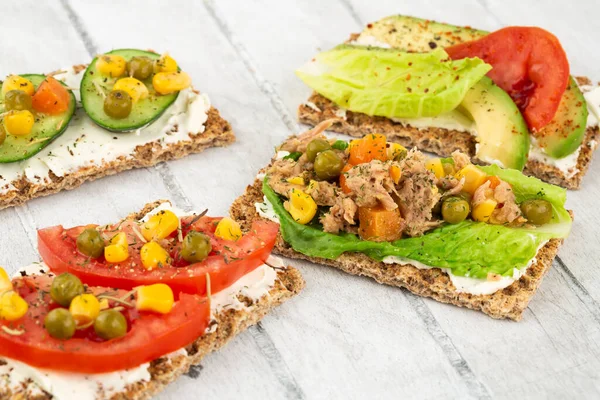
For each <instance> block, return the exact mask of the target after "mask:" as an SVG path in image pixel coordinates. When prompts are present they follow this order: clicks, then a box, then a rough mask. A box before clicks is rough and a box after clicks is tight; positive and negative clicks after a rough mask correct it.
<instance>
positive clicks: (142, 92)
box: [113, 77, 150, 103]
mask: <svg viewBox="0 0 600 400" xmlns="http://www.w3.org/2000/svg"><path fill="white" fill-rule="evenodd" d="M113 90H122V91H124V92H127V94H128V95H129V96H131V100H132V101H133V102H134V103H137V102H138V101H139V100H142V99H145V98H146V97H148V95H149V94H150V93H149V92H148V88H147V87H146V85H144V83H143V82H142V81H139V80H137V79H135V78H130V77H127V78H121V79H119V80H118V81H117V82H116V83H115V86H113Z"/></svg>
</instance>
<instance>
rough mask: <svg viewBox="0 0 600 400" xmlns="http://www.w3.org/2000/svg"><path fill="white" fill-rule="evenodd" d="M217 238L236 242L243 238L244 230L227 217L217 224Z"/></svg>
mask: <svg viewBox="0 0 600 400" xmlns="http://www.w3.org/2000/svg"><path fill="white" fill-rule="evenodd" d="M215 236H216V237H218V238H221V239H225V240H233V241H236V240H238V239H239V238H241V237H242V229H241V228H240V224H238V223H237V222H236V221H234V220H232V219H231V218H229V217H225V218H223V219H222V220H220V221H219V223H218V224H217V229H216V230H215Z"/></svg>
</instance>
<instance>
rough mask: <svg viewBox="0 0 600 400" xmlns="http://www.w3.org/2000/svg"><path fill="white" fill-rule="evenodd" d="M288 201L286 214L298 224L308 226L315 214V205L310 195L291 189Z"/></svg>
mask: <svg viewBox="0 0 600 400" xmlns="http://www.w3.org/2000/svg"><path fill="white" fill-rule="evenodd" d="M289 197H290V201H289V203H288V204H289V206H288V208H289V209H288V212H289V213H290V215H291V216H292V218H294V220H295V221H296V222H298V223H300V224H303V225H304V224H308V223H309V222H310V221H311V220H312V219H313V218H314V216H315V214H316V213H317V203H315V201H314V200H313V198H312V197H310V195H308V194H306V193H304V192H303V191H302V190H299V189H292V190H290V193H289Z"/></svg>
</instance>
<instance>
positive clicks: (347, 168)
mask: <svg viewBox="0 0 600 400" xmlns="http://www.w3.org/2000/svg"><path fill="white" fill-rule="evenodd" d="M351 169H352V165H351V164H346V165H345V166H344V168H343V169H342V173H341V174H340V188H341V189H342V192H344V193H346V194H348V193H350V192H351V190H350V188H349V187H348V186H346V175H345V173H346V172H348V171H350V170H351Z"/></svg>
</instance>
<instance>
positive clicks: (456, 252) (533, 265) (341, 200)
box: [231, 121, 572, 320]
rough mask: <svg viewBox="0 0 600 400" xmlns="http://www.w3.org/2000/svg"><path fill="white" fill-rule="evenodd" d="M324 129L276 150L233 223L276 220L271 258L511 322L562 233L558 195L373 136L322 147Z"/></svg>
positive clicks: (505, 172) (462, 159)
mask: <svg viewBox="0 0 600 400" xmlns="http://www.w3.org/2000/svg"><path fill="white" fill-rule="evenodd" d="M331 123H333V121H331V122H330V121H326V122H323V123H321V124H320V125H318V126H317V127H315V128H314V129H313V130H311V131H308V132H306V133H304V134H301V135H299V136H292V137H290V138H288V139H287V140H286V141H285V142H284V143H283V144H282V145H281V146H279V148H278V152H277V154H276V156H275V157H274V158H273V160H272V162H271V164H270V165H269V166H268V167H266V168H264V169H263V170H261V172H260V173H259V176H257V179H256V181H255V182H254V184H253V185H252V186H249V187H248V189H247V190H246V193H245V194H244V195H243V196H242V197H240V198H238V199H237V200H236V201H235V203H234V204H233V205H232V208H231V214H232V216H233V218H234V219H236V220H237V221H239V222H240V223H241V224H242V225H243V226H248V227H249V226H251V225H252V224H255V223H256V221H260V220H265V219H268V220H273V221H277V222H279V224H280V236H279V238H278V240H277V243H276V245H275V250H274V251H275V252H276V253H278V254H282V255H285V256H288V257H291V258H298V259H306V260H310V261H313V262H316V263H318V264H324V265H329V266H332V267H335V268H339V269H341V270H343V271H346V272H348V273H351V274H356V275H364V276H368V277H371V278H374V279H376V280H377V281H378V282H380V283H385V284H388V285H394V286H401V287H405V288H407V289H408V290H410V291H411V292H414V293H416V294H419V295H422V296H428V297H432V298H434V299H436V300H438V301H442V302H445V303H451V304H455V305H458V306H463V307H469V308H472V309H475V310H480V311H483V312H484V313H486V314H488V315H490V316H492V317H494V318H510V319H514V320H519V319H520V318H521V316H522V313H523V311H524V310H525V308H526V307H527V304H528V303H529V301H530V299H531V297H532V296H533V294H534V292H535V290H536V289H537V287H538V285H539V284H540V281H541V279H542V277H543V275H544V273H545V272H546V271H547V270H548V268H549V267H550V265H551V263H552V260H553V259H554V257H555V255H556V252H557V250H558V247H559V245H560V244H561V243H562V240H563V239H564V238H565V237H567V235H568V234H569V232H570V229H571V223H572V219H571V215H570V213H569V212H568V211H567V210H566V209H565V200H566V191H565V189H562V188H560V187H557V186H553V185H550V184H547V183H544V182H542V181H540V180H538V179H536V178H533V177H527V176H525V175H523V174H522V173H521V172H519V171H516V170H513V169H502V168H500V167H499V166H497V165H491V166H476V165H474V164H472V163H471V162H470V160H469V157H468V156H467V155H465V154H464V153H461V152H459V151H455V152H454V153H453V154H452V156H451V157H448V158H427V157H426V156H425V155H424V154H423V153H421V152H420V151H418V150H416V149H412V150H410V151H407V150H406V149H405V148H404V147H403V146H402V145H400V144H397V143H390V142H388V141H387V140H386V138H385V136H383V135H379V134H368V135H366V136H365V137H363V138H361V139H355V140H352V141H351V142H350V143H348V142H346V141H343V140H334V139H328V138H327V137H325V136H324V135H323V134H322V131H323V130H324V129H326V128H327V127H329V126H330V124H331Z"/></svg>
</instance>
